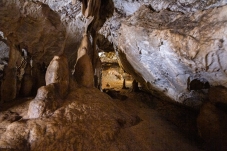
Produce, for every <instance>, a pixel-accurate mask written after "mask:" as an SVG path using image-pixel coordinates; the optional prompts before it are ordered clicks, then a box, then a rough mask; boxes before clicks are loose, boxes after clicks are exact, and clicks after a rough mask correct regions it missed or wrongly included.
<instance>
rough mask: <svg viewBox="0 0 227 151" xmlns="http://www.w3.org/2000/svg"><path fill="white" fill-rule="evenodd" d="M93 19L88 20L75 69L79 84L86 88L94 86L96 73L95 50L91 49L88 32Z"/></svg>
mask: <svg viewBox="0 0 227 151" xmlns="http://www.w3.org/2000/svg"><path fill="white" fill-rule="evenodd" d="M93 19H94V18H93V17H90V18H89V19H88V20H87V23H86V27H85V32H84V35H83V39H82V41H81V44H80V47H79V49H78V51H77V61H76V64H75V67H74V76H75V78H76V81H77V83H78V84H79V85H82V86H85V87H93V86H94V72H93V66H92V61H91V60H92V58H93V51H92V50H93V49H92V47H91V42H90V39H89V38H90V37H89V34H88V31H87V29H88V26H89V25H90V23H91V22H92V20H93Z"/></svg>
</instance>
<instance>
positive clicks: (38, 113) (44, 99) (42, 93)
mask: <svg viewBox="0 0 227 151" xmlns="http://www.w3.org/2000/svg"><path fill="white" fill-rule="evenodd" d="M56 87H57V85H56V84H49V85H47V86H42V87H40V88H39V89H38V92H37V95H36V97H35V98H34V99H33V100H32V101H31V102H30V104H29V109H28V118H39V117H48V116H50V115H52V114H53V112H54V111H55V110H56V109H57V108H58V107H59V106H60V102H61V100H60V99H59V95H58V91H57V88H56Z"/></svg>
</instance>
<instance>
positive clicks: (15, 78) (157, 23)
mask: <svg viewBox="0 0 227 151" xmlns="http://www.w3.org/2000/svg"><path fill="white" fill-rule="evenodd" d="M226 4H227V1H226V0H207V1H200V0H137V1H134V0H55V1H52V0H36V1H28V0H20V1H10V0H1V1H0V53H1V54H0V68H1V70H0V77H1V102H0V103H3V102H11V101H12V100H14V99H16V98H17V97H19V96H23V97H24V96H26V97H27V96H30V95H36V97H35V98H34V99H32V100H31V101H30V103H29V109H28V112H27V116H23V117H22V116H20V115H19V114H16V113H14V112H8V113H9V114H8V113H7V114H5V115H7V116H9V117H10V116H12V117H13V118H12V119H11V118H5V117H6V116H5V117H4V116H2V115H0V117H3V119H4V118H5V119H6V120H5V121H7V122H12V123H11V124H9V125H8V126H7V127H6V130H2V129H0V131H4V134H2V135H1V137H0V150H1V149H12V150H55V149H56V146H57V149H56V150H107V149H109V150H124V151H128V150H133V149H135V150H150V146H149V145H148V146H149V147H147V146H145V147H144V146H143V145H139V143H138V142H140V143H141V142H142V141H139V140H140V139H139V138H138V137H137V139H138V140H137V141H136V140H127V141H126V142H127V143H128V144H133V145H128V144H127V145H128V146H125V145H124V144H123V145H122V140H125V138H127V139H128V138H133V134H134V133H133V130H135V129H136V130H137V128H138V127H139V128H140V130H141V129H142V128H141V127H140V125H139V126H138V127H137V126H135V127H132V126H134V125H136V124H138V123H139V122H140V120H138V119H140V118H138V117H137V116H131V113H132V112H130V113H126V112H124V111H123V110H122V108H123V109H125V110H128V109H127V107H126V106H127V105H126V104H124V105H122V104H123V103H122V102H123V100H124V101H126V100H127V99H128V97H124V95H123V97H122V95H119V94H118V92H117V93H115V92H114V91H109V94H110V96H112V97H115V98H118V99H119V98H120V99H121V98H122V99H121V101H122V102H121V103H119V104H121V105H120V107H116V105H113V102H112V100H111V99H110V98H109V97H108V96H106V95H105V94H103V93H101V92H99V91H98V90H97V89H94V88H92V87H93V86H94V85H95V86H96V87H100V85H101V70H102V66H101V62H100V58H99V57H98V51H106V52H108V51H115V53H116V54H117V57H118V61H119V62H120V66H121V67H122V68H123V69H124V71H126V72H127V73H129V74H130V75H132V77H133V79H135V81H138V82H139V83H140V85H141V87H142V88H141V89H143V90H145V91H147V92H149V93H150V94H152V95H153V96H155V97H158V98H160V99H162V100H168V101H172V102H175V103H176V104H178V103H179V104H180V105H186V106H189V107H193V109H195V110H194V112H195V114H196V112H198V111H199V110H200V113H199V117H198V119H197V126H198V130H199V134H200V136H201V138H202V139H203V140H204V141H205V142H206V143H207V144H208V145H207V146H210V147H211V149H212V150H214V149H216V148H218V149H219V150H226V149H227V148H226V145H223V144H227V142H226V135H227V134H226V132H225V128H226V125H227V123H226V122H225V121H226V118H227V117H226V108H227V107H226V106H227V105H226V100H225V95H226V94H225V93H226V88H225V87H227V74H226V72H227V64H226V56H227V51H226V49H227V36H226V35H227V29H226V27H227V26H226V24H227V16H226V13H227V5H226ZM81 5H82V9H81V7H80V6H81ZM9 10H10V11H9ZM92 16H93V17H94V19H93V21H92V22H91V23H90V22H89V23H88V24H87V25H86V22H87V21H88V20H89V18H91V17H92ZM104 23H105V24H104ZM83 31H85V34H84V32H83ZM88 33H89V34H88ZM83 34H84V35H83ZM97 45H98V46H97ZM25 50H26V51H25ZM2 52H4V53H2ZM63 54H64V55H63ZM52 59H53V60H52ZM51 60H52V61H51ZM49 63H50V65H49V66H48V68H46V67H47V65H48V64H49ZM74 65H75V66H74ZM72 70H75V72H74V77H71V76H70V72H69V71H72ZM114 76H115V77H114ZM113 77H114V78H118V76H116V75H113ZM73 78H75V79H76V82H77V83H74V79H73ZM94 79H95V80H94ZM71 82H72V83H71ZM121 84H122V83H121ZM134 84H135V85H134V86H135V87H134V88H136V89H138V87H137V83H135V82H134ZM106 85H107V86H108V87H110V84H109V83H108V82H107V83H106ZM219 85H221V87H216V86H219ZM80 86H85V87H87V88H85V87H80ZM121 86H122V85H121ZM36 92H37V93H36ZM220 96H224V97H220ZM216 98H218V100H217V99H216ZM136 105H138V106H139V107H143V106H141V105H140V103H137V104H136ZM136 105H135V106H136ZM122 106H123V107H122ZM154 106H155V105H154ZM0 108H1V106H0ZM145 110H146V109H145ZM139 111H141V110H140V109H138V108H136V110H133V112H139ZM152 113H153V111H152ZM141 114H142V113H141ZM158 116H159V115H158ZM158 116H157V115H156V117H158ZM21 117H22V119H21ZM143 117H144V119H147V118H148V117H147V115H143ZM172 120H174V119H172ZM221 120H223V121H224V122H223V121H221ZM195 125H196V124H195ZM125 127H127V128H129V129H126V130H123V128H125ZM130 127H132V128H130ZM59 130H60V131H59ZM196 130H197V129H196ZM196 130H195V131H196ZM122 131H123V132H122ZM149 132H151V131H149ZM120 133H121V134H122V136H119V137H118V134H120ZM152 134H153V133H152ZM152 136H153V135H152ZM44 138H46V139H44ZM94 138H95V139H94ZM135 142H137V143H135ZM134 143H135V144H134ZM143 143H144V142H143ZM143 143H142V144H143ZM145 144H147V143H146V142H145ZM148 144H149V143H148ZM137 145H138V146H137ZM66 146H67V147H66ZM186 146H187V145H186ZM134 147H135V148H134ZM140 147H142V148H140ZM166 148H168V147H166ZM192 148H193V147H192ZM155 149H157V148H155ZM162 149H163V148H162ZM174 149H176V148H174ZM174 149H172V150H174ZM178 149H179V148H178ZM157 150H158V149H157Z"/></svg>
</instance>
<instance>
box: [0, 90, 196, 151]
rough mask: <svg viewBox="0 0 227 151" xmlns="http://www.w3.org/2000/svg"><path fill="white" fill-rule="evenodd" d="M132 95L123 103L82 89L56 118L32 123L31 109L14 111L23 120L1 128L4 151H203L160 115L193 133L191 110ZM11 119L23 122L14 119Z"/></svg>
mask: <svg viewBox="0 0 227 151" xmlns="http://www.w3.org/2000/svg"><path fill="white" fill-rule="evenodd" d="M127 94H128V95H129V99H127V100H125V101H120V100H113V99H111V98H110V97H109V96H108V95H106V94H105V93H101V92H100V91H99V90H97V89H94V88H91V89H87V88H76V89H74V90H71V93H70V94H69V95H68V98H67V99H66V100H65V101H64V104H63V105H62V106H61V107H60V108H58V109H57V110H55V111H54V113H53V114H52V115H51V116H49V117H42V118H39V119H27V118H25V116H23V113H22V111H20V110H18V109H19V108H24V110H25V111H26V110H27V106H28V105H25V104H24V103H23V104H20V105H17V107H16V108H15V106H16V105H14V107H12V108H9V109H10V110H12V112H17V113H19V115H21V116H23V119H21V120H19V121H16V122H13V123H11V124H10V125H9V124H8V125H7V126H6V127H5V126H3V124H4V122H6V120H4V121H3V122H0V127H1V128H3V129H0V130H3V131H4V133H0V150H4V149H5V150H7V149H6V148H8V150H18V151H25V150H35V151H37V150H47V151H52V150H56V151H58V150H59V151H62V150H66V151H72V150H83V151H91V150H95V151H102V150H103V151H132V150H133V151H141V150H143V151H151V150H155V151H156V150H166V151H168V150H169V151H171V150H193V151H199V149H198V147H197V146H196V145H195V144H194V143H193V141H190V140H188V139H187V138H185V137H184V136H182V134H180V133H179V128H177V127H176V126H175V125H173V124H171V123H170V122H168V121H166V119H164V118H163V117H162V116H161V114H160V112H159V111H161V112H163V113H164V114H166V115H167V116H170V118H169V119H170V120H176V121H177V123H180V124H182V125H179V127H180V128H185V129H188V128H191V126H190V125H187V123H188V122H189V123H190V122H191V121H193V120H186V119H190V118H191V117H192V116H191V115H193V114H190V113H191V112H189V113H188V109H185V108H181V107H177V108H175V107H176V106H173V105H172V106H169V105H167V104H162V103H161V101H160V100H155V98H153V97H152V96H150V95H148V94H129V93H128V92H127ZM28 102H29V101H28ZM163 103H164V102H163ZM26 104H28V103H26ZM21 106H23V107H21ZM1 114H2V112H0V121H2V120H1ZM3 114H4V113H3ZM6 114H8V113H6ZM174 114H176V115H175V116H173V115H174ZM4 115H5V114H4ZM4 115H3V116H4ZM9 116H11V117H12V119H13V117H17V116H15V114H14V113H11V114H9ZM193 116H194V115H193ZM174 117H175V118H174ZM7 119H9V118H7ZM180 119H181V120H180ZM192 119H194V118H192ZM154 121H155V122H154ZM187 121H188V122H187ZM5 128H6V129H5ZM0 132H1V131H0Z"/></svg>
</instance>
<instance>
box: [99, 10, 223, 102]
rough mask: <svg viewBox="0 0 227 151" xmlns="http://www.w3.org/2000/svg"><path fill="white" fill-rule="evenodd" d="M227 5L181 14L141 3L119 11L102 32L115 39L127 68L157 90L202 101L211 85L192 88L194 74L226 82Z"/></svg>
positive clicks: (177, 98)
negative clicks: (129, 13) (129, 11)
mask: <svg viewBox="0 0 227 151" xmlns="http://www.w3.org/2000/svg"><path fill="white" fill-rule="evenodd" d="M226 11H227V7H226V6H223V7H219V8H214V9H208V10H205V11H197V12H196V13H188V14H182V13H180V12H172V11H168V10H162V11H160V12H154V11H153V10H152V9H150V7H147V6H142V7H141V8H140V9H139V10H138V11H137V12H136V13H135V14H133V15H132V16H129V17H127V18H123V17H122V16H121V15H120V14H119V13H117V12H115V17H113V18H111V19H110V20H109V22H107V23H106V24H105V25H104V27H103V29H102V30H101V31H100V32H101V33H102V31H106V32H104V35H105V36H106V37H107V38H108V39H109V40H110V41H112V42H113V43H114V44H115V45H116V47H117V49H118V50H119V51H118V53H119V57H120V60H121V62H122V64H123V67H124V69H125V70H126V71H127V72H129V73H130V74H132V75H133V76H134V77H135V78H136V79H137V81H139V82H140V83H141V84H142V85H143V86H144V87H145V88H146V89H147V90H149V91H150V92H151V93H152V94H154V95H156V96H159V97H162V98H165V97H166V96H167V97H168V98H171V99H172V100H175V101H177V102H180V103H184V104H186V105H190V106H199V105H201V104H202V102H203V101H204V100H205V99H206V98H205V95H204V94H206V91H203V90H198V91H195V90H190V89H189V86H190V82H191V81H192V80H194V79H198V81H201V83H206V82H208V83H209V84H210V85H211V86H215V85H223V86H226V82H227V81H226V69H227V66H226V59H225V58H226V55H227V53H226V45H227V43H226V41H227V37H226V31H227V30H226V27H227V26H225V25H226V23H227V22H226V19H227V18H226V15H225V14H226ZM114 21H116V23H115V24H112V25H111V23H112V22H114ZM112 26H113V27H112ZM110 27H112V28H110ZM204 80H205V81H204ZM204 88H205V86H204ZM163 94H164V95H163Z"/></svg>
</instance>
